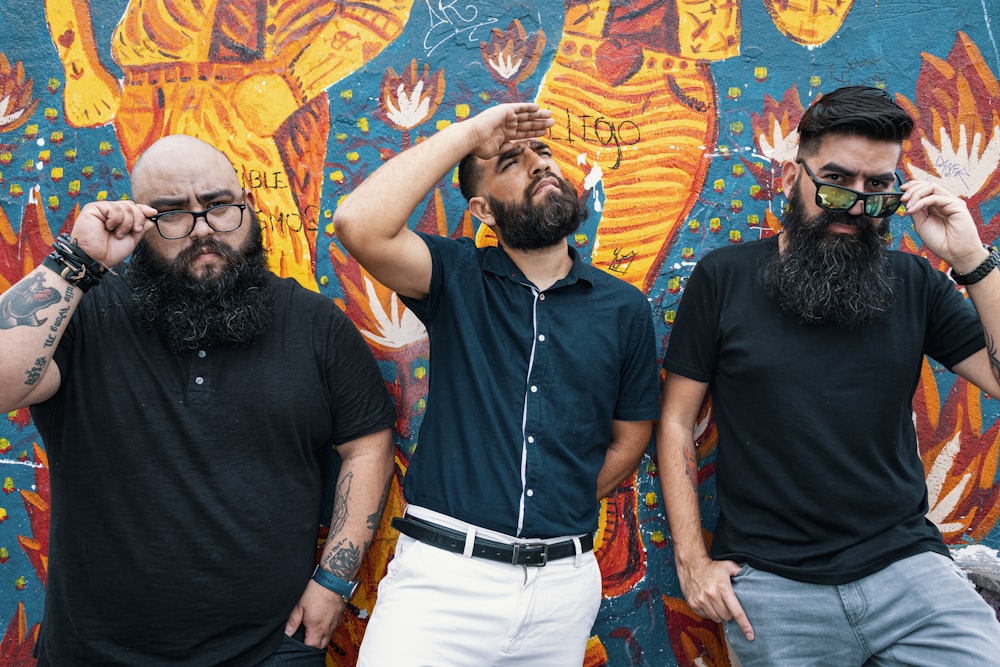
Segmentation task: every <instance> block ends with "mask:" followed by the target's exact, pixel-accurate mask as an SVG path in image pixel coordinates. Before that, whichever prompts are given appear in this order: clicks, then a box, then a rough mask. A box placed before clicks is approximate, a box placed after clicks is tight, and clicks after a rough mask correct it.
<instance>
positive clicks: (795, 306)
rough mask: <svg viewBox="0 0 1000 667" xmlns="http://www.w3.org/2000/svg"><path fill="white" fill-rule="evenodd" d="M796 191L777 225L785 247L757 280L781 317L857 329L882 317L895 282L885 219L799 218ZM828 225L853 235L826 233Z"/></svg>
mask: <svg viewBox="0 0 1000 667" xmlns="http://www.w3.org/2000/svg"><path fill="white" fill-rule="evenodd" d="M802 209H803V206H802V203H801V201H800V196H799V191H798V188H796V189H795V190H794V192H793V193H792V196H791V197H790V198H789V211H788V213H787V214H786V215H785V217H784V220H783V227H784V232H783V234H785V236H786V241H787V243H786V245H785V248H784V250H783V251H781V252H776V253H775V254H774V255H773V256H772V257H770V258H769V259H768V261H767V262H766V263H764V265H763V266H762V267H761V271H760V279H761V281H762V282H763V284H764V286H765V287H766V288H767V289H768V290H769V291H770V293H771V295H772V296H773V297H774V298H775V299H776V300H777V301H778V304H779V306H780V307H781V309H782V310H784V311H785V312H786V313H788V314H790V315H792V316H794V317H796V318H798V320H799V322H800V323H802V324H812V325H819V324H834V325H837V326H839V327H843V328H845V329H856V328H859V327H863V326H865V325H866V324H868V323H869V322H871V321H872V320H875V319H880V318H884V317H886V316H887V315H888V312H889V308H890V307H891V306H892V300H893V297H894V294H895V292H894V290H895V282H896V278H895V277H894V275H893V272H892V266H891V264H890V262H889V255H888V252H887V250H886V247H885V246H886V244H885V240H884V238H883V235H884V233H885V230H886V228H887V226H888V221H887V220H886V219H882V220H876V219H873V218H869V217H867V216H852V215H848V214H847V213H839V212H835V211H823V212H822V213H821V214H819V215H818V216H816V217H814V218H812V219H811V220H806V219H805V218H804V214H803V210H802ZM833 223H839V224H843V225H849V226H852V227H856V228H857V229H858V230H859V231H858V234H856V235H851V234H840V233H835V232H830V231H829V226H830V225H831V224H833Z"/></svg>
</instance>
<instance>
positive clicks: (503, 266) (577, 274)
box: [483, 245, 594, 291]
mask: <svg viewBox="0 0 1000 667" xmlns="http://www.w3.org/2000/svg"><path fill="white" fill-rule="evenodd" d="M485 250H486V252H485V257H484V258H483V270H484V271H489V272H490V273H494V274H496V275H498V276H506V277H507V278H510V279H511V280H513V281H515V282H518V283H522V284H526V283H527V282H528V279H527V278H525V277H524V273H522V271H521V269H519V268H517V264H515V263H514V260H512V259H511V258H510V255H508V254H507V252H506V251H505V250H504V249H503V248H502V247H500V246H493V247H489V248H486V249H485ZM566 250H567V251H568V252H569V256H570V257H571V258H572V259H573V265H572V266H571V267H570V269H569V273H568V274H566V277H565V278H562V279H561V280H559V281H557V282H556V283H555V284H554V285H552V287H550V288H549V290H554V289H559V288H560V287H566V286H568V285H574V284H576V283H577V282H579V283H581V284H582V285H583V286H584V287H585V288H587V289H590V288H592V287H593V286H594V283H593V281H591V280H590V278H588V277H587V275H586V273H585V272H584V270H583V269H584V266H585V264H584V262H583V260H582V259H580V254H579V253H578V252H577V251H576V248H574V247H573V246H570V245H567V246H566ZM549 290H546V291H549Z"/></svg>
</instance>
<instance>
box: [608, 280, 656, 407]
mask: <svg viewBox="0 0 1000 667" xmlns="http://www.w3.org/2000/svg"><path fill="white" fill-rule="evenodd" d="M656 368H657V366H656V336H655V334H654V331H653V315H652V313H651V312H650V310H649V306H648V305H647V304H646V300H645V298H642V299H641V302H640V303H639V304H638V307H637V316H636V318H635V323H634V324H633V326H632V330H631V332H630V335H629V337H628V348H627V349H626V351H625V356H624V361H623V362H622V376H621V377H622V382H621V385H620V386H621V391H620V392H619V396H618V402H617V403H616V404H615V412H614V416H615V419H619V420H622V421H644V420H646V419H656V418H657V417H658V416H659V414H660V410H659V379H660V378H659V373H657V370H656Z"/></svg>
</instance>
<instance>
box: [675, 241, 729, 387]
mask: <svg viewBox="0 0 1000 667" xmlns="http://www.w3.org/2000/svg"><path fill="white" fill-rule="evenodd" d="M710 257H711V253H709V255H707V256H706V257H705V258H704V259H703V260H702V261H700V262H698V264H697V265H695V267H694V271H692V272H691V277H690V278H689V279H688V282H687V286H686V287H685V289H684V294H683V295H682V296H681V302H680V306H679V307H678V308H677V316H676V317H675V318H674V324H673V327H672V328H671V331H670V339H669V341H668V343H667V352H666V354H665V355H664V357H663V368H664V369H665V370H666V371H667V372H669V373H676V374H677V375H683V376H684V377H686V378H690V379H692V380H695V381H697V382H710V381H711V379H712V377H713V376H714V375H715V368H716V364H717V363H718V334H719V329H718V325H719V308H720V306H719V304H718V301H717V299H716V293H717V290H716V289H715V284H716V278H715V272H714V271H713V270H712V264H713V262H711V261H710Z"/></svg>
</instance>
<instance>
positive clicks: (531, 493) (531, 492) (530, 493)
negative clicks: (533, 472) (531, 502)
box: [527, 489, 535, 498]
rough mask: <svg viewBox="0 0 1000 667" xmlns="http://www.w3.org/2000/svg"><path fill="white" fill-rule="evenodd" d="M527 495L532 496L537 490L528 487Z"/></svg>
mask: <svg viewBox="0 0 1000 667" xmlns="http://www.w3.org/2000/svg"><path fill="white" fill-rule="evenodd" d="M527 495H528V497H529V498H530V497H531V496H533V495H535V492H534V491H532V490H531V489H528V494H527Z"/></svg>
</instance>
